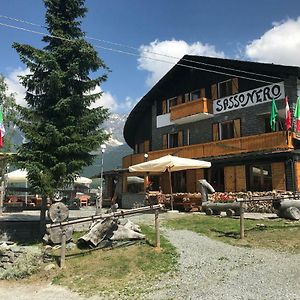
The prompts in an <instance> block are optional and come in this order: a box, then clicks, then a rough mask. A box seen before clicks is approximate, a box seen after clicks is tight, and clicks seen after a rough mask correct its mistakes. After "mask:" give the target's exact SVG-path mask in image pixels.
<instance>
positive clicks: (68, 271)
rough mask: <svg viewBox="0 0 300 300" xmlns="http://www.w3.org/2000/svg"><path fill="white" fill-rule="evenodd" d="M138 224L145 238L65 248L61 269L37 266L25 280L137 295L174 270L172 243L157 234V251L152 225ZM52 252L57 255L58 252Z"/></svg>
mask: <svg viewBox="0 0 300 300" xmlns="http://www.w3.org/2000/svg"><path fill="white" fill-rule="evenodd" d="M141 227H142V232H143V233H144V234H146V236H147V240H146V241H141V242H138V243H136V244H133V245H130V246H127V247H119V248H115V249H109V250H100V249H98V250H84V251H83V250H78V249H74V250H72V251H68V253H67V256H66V268H65V269H63V270H61V269H59V268H55V269H52V270H50V271H47V272H46V271H45V270H44V269H41V270H40V272H38V273H37V274H35V275H33V276H31V277H30V278H28V279H27V281H29V282H32V281H36V280H37V279H38V278H44V279H46V280H47V281H51V282H52V283H54V284H58V285H63V286H67V287H69V288H70V289H71V290H73V291H76V292H78V293H79V294H84V295H86V296H91V295H94V294H101V295H109V294H112V293H114V294H116V295H118V294H122V295H127V296H129V297H130V296H131V295H132V296H133V295H137V294H139V293H140V292H141V291H143V290H144V289H145V288H148V287H149V286H150V285H151V282H152V281H154V280H155V279H157V278H158V277H159V276H160V275H161V274H163V273H165V272H168V271H170V270H175V269H176V266H177V253H176V250H175V248H174V246H172V245H171V244H170V243H169V242H168V241H167V240H166V239H165V238H164V237H161V251H157V249H156V248H155V247H154V241H155V235H154V230H153V228H152V227H150V226H141ZM76 236H77V237H78V236H79V235H78V234H76ZM52 254H53V255H54V257H56V258H57V259H58V258H59V252H55V253H52Z"/></svg>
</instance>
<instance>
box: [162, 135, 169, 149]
mask: <svg viewBox="0 0 300 300" xmlns="http://www.w3.org/2000/svg"><path fill="white" fill-rule="evenodd" d="M167 148H168V135H167V134H163V149H167Z"/></svg>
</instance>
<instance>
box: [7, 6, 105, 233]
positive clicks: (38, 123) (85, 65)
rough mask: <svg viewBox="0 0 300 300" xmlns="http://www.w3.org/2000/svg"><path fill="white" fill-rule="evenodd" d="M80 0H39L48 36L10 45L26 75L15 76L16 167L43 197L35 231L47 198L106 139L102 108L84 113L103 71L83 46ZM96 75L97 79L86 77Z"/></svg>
mask: <svg viewBox="0 0 300 300" xmlns="http://www.w3.org/2000/svg"><path fill="white" fill-rule="evenodd" d="M84 2H85V1H84V0H44V3H45V6H46V24H47V29H48V32H49V34H48V35H45V36H44V37H43V41H44V42H45V43H46V46H45V47H44V48H43V49H37V48H34V47H32V46H30V45H24V44H18V43H14V44H13V47H14V48H15V49H16V51H17V52H18V54H19V55H20V59H21V60H22V61H23V62H24V63H25V64H26V65H27V67H28V68H29V70H30V74H29V75H26V76H22V77H21V82H22V84H23V85H24V86H25V88H26V98H25V99H26V101H27V104H28V106H27V107H20V106H19V107H18V110H19V112H20V114H21V118H20V119H19V120H18V126H19V127H20V129H21V130H22V131H23V132H24V134H25V137H26V140H27V142H26V143H24V144H23V145H21V146H20V147H19V149H18V152H17V156H16V159H17V165H18V166H19V167H21V168H26V169H27V171H28V179H29V182H30V183H31V186H32V188H33V189H34V190H35V191H36V193H39V194H41V195H42V197H43V209H42V211H41V229H42V231H43V228H44V218H45V207H46V199H47V197H51V196H52V195H53V193H54V192H55V191H56V190H57V189H58V188H61V187H63V186H65V184H66V183H70V182H72V181H73V180H74V176H76V174H78V172H80V170H81V169H82V168H83V167H84V166H88V165H90V164H91V163H92V161H93V158H94V156H93V155H92V154H91V151H93V150H96V149H97V148H99V146H100V145H101V144H102V143H103V142H104V141H105V140H106V139H107V138H108V136H107V134H105V132H104V131H103V129H102V128H101V127H100V125H101V124H102V123H103V122H104V121H105V120H106V119H107V117H108V111H107V109H104V108H103V107H98V108H93V109H91V108H90V105H91V104H92V103H94V102H95V100H96V99H97V98H99V97H100V96H101V93H98V94H91V91H93V90H94V89H95V87H96V86H98V85H100V84H101V83H102V82H103V81H105V80H106V77H107V75H106V74H107V71H108V68H107V67H106V65H105V64H104V62H103V61H102V60H101V59H100V58H99V57H98V56H97V52H96V51H95V50H94V48H93V47H92V45H91V44H89V43H88V42H86V41H85V39H84V33H83V32H82V31H81V28H80V26H81V21H80V19H81V18H83V17H84V16H85V14H86V12H87V9H86V7H85V6H84ZM99 69H101V70H102V74H101V76H98V77H97V78H95V79H91V77H90V74H91V73H92V72H96V71H98V70H99Z"/></svg>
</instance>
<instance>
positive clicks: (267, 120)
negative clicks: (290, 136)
mask: <svg viewBox="0 0 300 300" xmlns="http://www.w3.org/2000/svg"><path fill="white" fill-rule="evenodd" d="M284 129H285V121H284V119H281V118H278V119H277V120H276V124H275V131H281V130H284ZM265 132H272V129H271V124H270V116H268V117H266V118H265Z"/></svg>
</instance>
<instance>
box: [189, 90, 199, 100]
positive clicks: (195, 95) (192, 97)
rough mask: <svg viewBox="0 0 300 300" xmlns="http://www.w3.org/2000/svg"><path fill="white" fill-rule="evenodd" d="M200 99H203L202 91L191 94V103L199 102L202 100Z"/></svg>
mask: <svg viewBox="0 0 300 300" xmlns="http://www.w3.org/2000/svg"><path fill="white" fill-rule="evenodd" d="M200 98H201V93H200V90H197V91H194V92H191V101H193V100H198V99H200Z"/></svg>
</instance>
